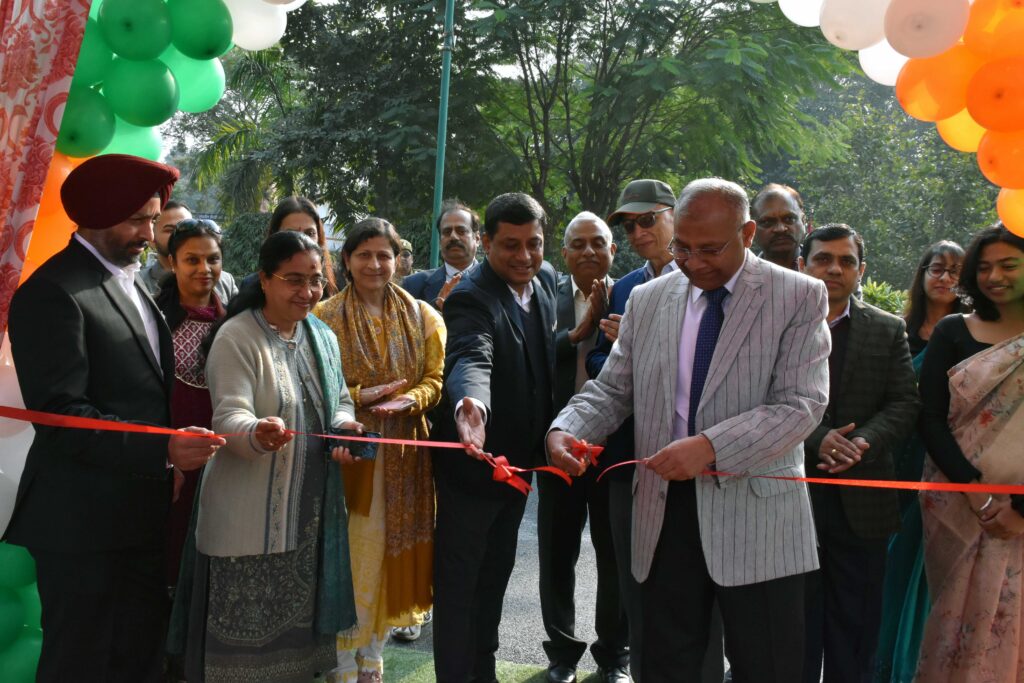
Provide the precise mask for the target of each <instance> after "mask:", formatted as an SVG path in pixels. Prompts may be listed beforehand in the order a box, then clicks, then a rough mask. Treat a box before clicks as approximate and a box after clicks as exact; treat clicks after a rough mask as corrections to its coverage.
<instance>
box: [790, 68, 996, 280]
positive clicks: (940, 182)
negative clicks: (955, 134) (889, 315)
mask: <svg viewBox="0 0 1024 683" xmlns="http://www.w3.org/2000/svg"><path fill="white" fill-rule="evenodd" d="M808 105H809V106H808V107H807V108H808V110H809V111H811V113H812V114H813V115H814V116H815V117H816V118H817V119H818V120H819V121H821V122H822V123H823V124H824V125H827V126H830V127H832V128H834V129H835V131H836V132H837V134H838V136H839V138H840V140H841V142H842V144H843V146H844V147H845V148H846V150H847V151H846V152H844V154H843V155H842V156H841V157H840V158H839V159H837V160H835V161H833V162H832V163H828V164H822V163H820V161H819V160H817V159H815V158H812V157H807V158H803V157H800V156H797V157H796V158H794V159H792V161H791V165H790V171H791V173H792V180H793V181H794V183H795V185H796V187H797V188H799V189H801V191H802V192H803V193H804V199H805V201H806V203H807V204H808V205H809V207H810V209H811V212H812V215H813V218H814V222H815V224H817V225H819V226H820V225H823V224H825V223H829V222H840V223H848V224H849V225H850V226H852V227H853V228H854V229H856V230H857V231H858V232H860V233H862V234H863V236H864V241H865V244H866V254H865V261H867V264H868V272H869V274H871V275H872V277H873V278H875V279H877V280H883V281H885V282H888V283H890V284H892V285H895V286H896V287H899V288H901V289H902V288H905V287H907V286H908V285H909V284H910V280H911V278H912V277H913V269H914V267H915V266H916V265H917V261H918V259H919V258H920V256H921V254H922V253H923V252H924V250H925V248H926V247H927V246H928V245H930V244H932V243H933V242H936V241H938V240H940V239H952V240H955V241H957V242H959V243H960V244H966V242H967V241H968V240H969V239H970V236H971V235H972V234H973V233H975V232H977V231H978V230H979V229H980V228H982V227H984V226H986V225H988V224H990V223H992V222H993V221H995V220H996V213H995V198H996V193H997V188H995V187H993V186H992V185H990V184H989V183H988V181H986V180H985V178H984V177H983V176H982V175H981V172H980V171H979V170H978V167H977V164H976V162H975V157H974V155H973V154H964V153H962V152H957V151H955V150H953V149H950V148H949V147H948V146H946V144H945V143H944V142H943V141H942V140H941V139H940V138H939V136H938V134H937V133H936V132H935V126H934V125H932V124H927V123H922V122H920V121H915V120H914V119H911V118H910V117H908V116H907V115H906V114H905V113H904V112H903V110H902V109H901V108H900V106H899V104H898V103H897V102H896V100H895V98H894V97H893V96H892V90H891V89H889V88H885V87H882V86H878V85H875V84H873V83H870V82H868V81H867V80H866V79H864V78H854V79H848V81H847V82H846V83H845V87H844V88H843V89H841V90H835V91H832V92H829V93H823V94H822V96H821V97H819V98H817V99H816V100H815V101H814V103H813V104H811V103H808ZM771 180H775V178H772V179H771Z"/></svg>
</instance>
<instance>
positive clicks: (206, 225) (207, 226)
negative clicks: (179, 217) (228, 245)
mask: <svg viewBox="0 0 1024 683" xmlns="http://www.w3.org/2000/svg"><path fill="white" fill-rule="evenodd" d="M201 230H207V231H209V232H212V233H213V234H215V235H220V234H221V229H220V226H219V225H217V224H216V223H215V222H213V221H211V220H210V219H208V218H186V219H185V220H183V221H178V224H177V225H175V226H174V232H175V233H179V232H199V231H201Z"/></svg>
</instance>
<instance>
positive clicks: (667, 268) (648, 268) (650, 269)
mask: <svg viewBox="0 0 1024 683" xmlns="http://www.w3.org/2000/svg"><path fill="white" fill-rule="evenodd" d="M673 270H679V264H678V263H676V260H675V259H672V260H671V261H669V262H668V263H667V264H665V265H664V266H663V267H662V269H661V272H660V273H658V274H657V275H655V274H654V266H653V265H652V264H651V262H650V261H647V262H646V263H644V271H645V272H646V273H647V280H648V281H650V280H653V279H654V278H656V277H661V276H662V275H668V274H669V273H671V272H672V271H673Z"/></svg>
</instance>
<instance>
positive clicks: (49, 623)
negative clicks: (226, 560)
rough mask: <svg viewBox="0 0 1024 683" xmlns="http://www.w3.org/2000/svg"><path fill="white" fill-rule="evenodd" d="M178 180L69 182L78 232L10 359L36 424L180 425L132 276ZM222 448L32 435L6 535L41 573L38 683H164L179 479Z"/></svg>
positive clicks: (131, 161)
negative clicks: (170, 526) (171, 523)
mask: <svg viewBox="0 0 1024 683" xmlns="http://www.w3.org/2000/svg"><path fill="white" fill-rule="evenodd" d="M177 179H178V171H177V170H176V169H174V168H171V167H169V166H165V165H163V164H158V163H155V162H152V161H147V160H145V159H140V158H138V157H132V156H125V155H108V156H101V157H94V158H92V159H89V160H88V161H86V162H85V163H83V164H81V165H80V166H79V167H78V168H76V169H75V170H74V171H72V172H71V174H70V175H69V176H68V178H67V180H66V181H65V182H64V185H63V186H62V187H61V200H62V202H63V204H64V208H65V210H66V211H67V214H68V216H70V217H71V219H72V220H73V221H74V222H75V223H76V224H77V225H78V231H77V233H76V234H75V235H73V236H72V238H71V241H70V243H69V244H68V246H67V247H66V248H64V250H63V251H61V252H59V253H58V254H56V255H54V256H53V258H51V259H50V260H49V261H47V262H46V263H44V264H43V265H42V266H41V267H40V268H39V269H38V270H36V272H35V273H33V274H32V276H31V277H30V278H29V279H28V280H27V281H26V282H25V283H24V284H23V285H22V286H21V287H20V288H19V289H18V290H17V292H15V295H14V299H13V300H12V302H11V315H10V328H9V329H10V332H9V333H10V335H11V351H12V353H13V355H14V361H15V365H16V367H17V372H18V381H19V383H20V384H21V390H22V394H23V395H24V398H25V405H26V407H28V408H29V409H30V410H38V411H44V412H48V413H58V414H63V415H68V416H75V417H88V418H101V419H105V420H116V421H122V422H133V423H141V424H149V425H158V426H167V425H168V424H169V418H170V415H169V412H170V409H169V403H170V392H171V384H172V382H173V381H174V361H173V353H172V347H171V337H170V333H169V332H168V329H167V325H166V324H165V323H164V321H163V318H162V316H161V315H160V312H159V310H158V309H157V308H156V306H155V304H154V303H153V301H152V299H150V297H149V295H148V294H146V292H145V290H144V289H143V288H142V287H141V286H140V285H139V284H138V283H136V281H135V274H136V273H137V272H138V269H139V256H140V255H141V254H142V251H143V249H144V248H145V246H146V243H147V242H149V241H151V240H152V239H153V223H154V221H155V219H156V217H157V214H159V212H160V208H161V207H162V206H163V204H164V203H165V202H166V201H167V199H168V197H169V196H170V192H171V188H172V187H173V186H174V182H175V181H176V180H177ZM188 431H193V432H200V433H205V434H210V432H208V431H207V430H205V429H198V428H192V427H190V428H189V429H188ZM223 443H224V442H223V440H222V439H219V438H196V437H186V436H172V437H167V436H155V435H148V434H134V433H122V432H110V431H97V430H82V429H68V428H56V427H44V426H36V433H35V439H34V441H33V442H32V447H31V449H30V450H29V453H28V459H27V460H26V462H25V471H24V474H23V475H22V477H21V482H20V484H19V486H18V494H17V499H16V502H15V506H14V512H13V514H12V517H11V522H10V526H9V527H8V529H7V539H8V540H9V541H10V542H12V543H17V544H19V545H23V546H26V547H27V548H28V549H29V552H30V553H31V554H32V556H33V557H34V558H35V560H36V572H37V577H38V586H39V597H40V600H41V602H42V610H43V611H42V625H43V650H42V655H41V657H40V660H39V671H38V677H37V679H36V680H38V681H76V682H83V681H96V682H100V681H103V682H110V681H118V682H119V681H124V682H125V683H139V682H148V681H158V680H161V676H162V674H161V666H162V659H163V657H162V654H163V640H164V633H165V630H166V619H167V609H168V600H167V593H166V586H165V580H164V559H163V552H164V534H165V529H166V521H167V513H168V510H169V508H170V503H171V497H172V491H173V481H174V479H175V473H174V468H180V469H182V470H190V469H195V468H198V467H201V466H202V465H203V464H204V463H205V462H206V461H207V460H209V459H210V457H212V456H213V454H214V452H215V451H216V449H217V447H218V446H219V445H221V444H223Z"/></svg>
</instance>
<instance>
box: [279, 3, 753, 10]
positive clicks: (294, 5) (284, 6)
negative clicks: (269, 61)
mask: <svg viewBox="0 0 1024 683" xmlns="http://www.w3.org/2000/svg"><path fill="white" fill-rule="evenodd" d="M263 2H265V3H267V4H268V5H277V6H278V7H280V8H281V9H283V10H284V11H285V12H291V11H292V10H293V9H298V8H300V7H302V6H303V5H305V4H306V0H263ZM761 2H764V0H761Z"/></svg>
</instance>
